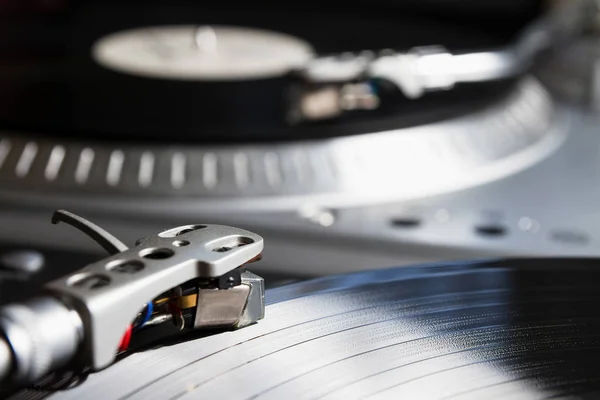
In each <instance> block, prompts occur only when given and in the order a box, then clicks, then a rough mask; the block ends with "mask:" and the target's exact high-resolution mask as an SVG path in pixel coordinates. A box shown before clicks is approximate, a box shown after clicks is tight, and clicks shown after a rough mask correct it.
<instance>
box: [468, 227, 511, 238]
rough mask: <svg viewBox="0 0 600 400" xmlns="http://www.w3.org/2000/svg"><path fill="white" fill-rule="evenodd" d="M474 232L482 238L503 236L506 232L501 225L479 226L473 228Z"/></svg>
mask: <svg viewBox="0 0 600 400" xmlns="http://www.w3.org/2000/svg"><path fill="white" fill-rule="evenodd" d="M475 231H476V232H477V233H478V234H480V235H483V236H504V235H506V232H507V231H506V228H505V227H503V226H501V225H480V226H477V227H475Z"/></svg>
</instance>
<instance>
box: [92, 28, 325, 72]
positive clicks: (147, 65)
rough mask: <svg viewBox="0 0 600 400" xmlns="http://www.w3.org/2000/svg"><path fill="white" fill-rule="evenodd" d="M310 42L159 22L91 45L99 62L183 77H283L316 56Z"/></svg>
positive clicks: (268, 33)
mask: <svg viewBox="0 0 600 400" xmlns="http://www.w3.org/2000/svg"><path fill="white" fill-rule="evenodd" d="M313 54H314V51H313V49H312V47H311V46H310V44H309V43H307V42H305V41H303V40H301V39H299V38H296V37H293V36H290V35H286V34H283V33H278V32H272V31H265V30H260V29H253V28H242V27H229V26H158V27H148V28H140V29H133V30H127V31H122V32H117V33H113V34H110V35H108V36H105V37H103V38H101V39H100V40H98V41H97V42H96V43H95V44H94V45H93V47H92V56H93V58H94V60H95V61H96V62H97V63H99V64H100V65H102V66H104V67H106V68H109V69H113V70H117V71H120V72H125V73H129V74H134V75H139V76H146V77H155V78H166V79H179V80H243V79H260V78H272V77H277V76H281V75H283V74H285V73H287V72H289V71H290V70H291V69H294V68H298V67H301V66H303V65H304V64H305V63H307V62H308V61H309V60H310V59H311V58H312V57H313Z"/></svg>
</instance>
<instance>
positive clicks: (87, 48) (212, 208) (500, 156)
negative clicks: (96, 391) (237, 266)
mask: <svg viewBox="0 0 600 400" xmlns="http://www.w3.org/2000/svg"><path fill="white" fill-rule="evenodd" d="M409 3H410V2H409ZM571 3H572V4H571ZM571 3H569V4H570V7H568V8H567V9H566V10H565V9H562V8H559V9H558V11H555V10H554V9H549V8H548V7H546V8H544V9H543V10H541V11H540V10H539V9H538V8H537V7H535V6H529V5H528V4H529V3H527V4H526V3H523V5H522V6H520V9H519V13H518V15H519V16H520V17H519V18H507V19H504V20H503V21H504V22H502V23H501V26H498V25H493V24H492V23H491V22H489V21H491V19H489V20H485V21H486V22H485V24H487V23H488V22H489V23H490V24H491V25H490V29H488V30H486V29H484V28H483V27H482V26H481V25H485V24H484V23H482V22H481V21H480V20H477V19H472V20H469V21H468V18H466V17H465V18H466V19H465V20H461V19H456V20H454V21H453V20H452V18H450V19H444V18H443V17H442V16H440V15H437V14H436V15H433V16H432V15H426V14H424V13H423V10H422V9H419V7H418V6H417V11H416V12H414V10H413V11H411V13H410V14H407V13H406V9H405V8H403V7H404V6H398V8H397V9H396V8H394V7H391V8H386V6H385V5H383V4H380V5H378V6H377V7H373V9H370V10H364V9H363V8H360V9H355V8H352V7H348V8H347V9H345V10H336V11H335V18H331V15H330V14H328V13H321V12H313V11H311V10H309V9H302V8H294V9H293V11H291V12H293V13H294V14H295V15H296V16H297V18H289V15H288V14H289V13H290V11H289V10H288V11H286V10H281V9H278V8H277V7H272V8H269V7H266V8H265V9H262V8H261V9H253V10H250V9H248V7H245V8H244V7H241V8H240V7H237V6H236V7H233V6H232V7H227V6H226V5H222V7H221V8H219V7H217V6H210V7H209V6H202V7H200V6H198V5H196V4H193V3H186V2H181V3H177V5H176V6H175V5H173V6H166V5H164V4H161V3H154V2H153V3H146V4H145V6H144V7H143V12H140V8H139V6H138V4H130V3H128V4H120V3H119V5H114V4H112V3H110V2H102V3H97V2H72V3H69V2H64V3H61V2H57V3H55V5H54V6H52V7H51V6H49V5H46V6H44V5H40V4H38V3H31V4H29V3H27V4H28V5H22V6H16V5H15V6H14V7H13V9H11V8H10V7H9V6H7V7H6V9H7V10H8V11H7V13H8V14H6V15H7V18H9V19H10V20H11V21H13V24H12V25H11V24H3V28H2V29H4V30H6V33H9V31H10V30H11V29H13V27H15V26H25V25H24V24H26V25H27V26H28V27H29V28H30V29H28V30H27V33H24V34H20V35H5V36H6V37H7V38H10V39H8V40H7V41H5V42H4V43H3V44H2V47H1V48H0V57H2V58H3V59H6V60H9V61H10V62H7V63H6V64H4V65H3V68H2V75H1V76H0V87H2V89H3V90H2V95H0V102H1V103H2V107H0V120H1V121H2V126H3V131H2V140H1V141H0V182H1V189H0V198H1V199H2V202H3V204H4V205H5V206H4V208H3V210H2V211H0V221H2V222H3V223H2V224H0V237H2V239H3V240H5V241H11V242H16V243H29V244H31V245H33V246H51V247H57V248H71V247H72V246H77V247H79V248H84V249H90V250H91V249H92V247H91V245H90V244H89V242H87V241H84V240H82V239H80V238H79V237H76V236H71V235H70V234H69V233H58V234H57V233H55V232H53V233H50V232H49V231H48V229H47V224H46V220H45V215H47V212H49V211H51V210H53V209H55V208H60V207H68V208H70V209H73V210H76V211H78V212H81V213H86V215H90V216H93V217H94V218H95V220H97V221H98V222H99V223H101V224H102V225H103V226H106V227H107V228H108V229H110V230H111V231H113V232H115V233H116V234H117V235H118V236H120V237H123V238H124V239H129V240H134V239H136V238H137V237H138V236H140V233H141V232H145V231H147V230H148V229H156V230H158V229H160V228H162V227H163V226H165V225H172V224H173V223H177V222H183V221H187V220H189V219H190V216H193V217H194V219H198V220H209V221H211V222H215V223H223V224H229V225H236V226H238V225H240V226H243V227H247V228H249V229H253V230H260V231H261V232H262V233H263V234H264V235H265V237H266V239H267V240H268V241H269V242H270V243H273V245H272V246H271V247H270V250H268V253H267V254H266V256H265V262H264V264H263V265H265V268H267V269H269V270H271V271H279V272H286V273H294V274H308V275H318V274H322V273H333V272H342V271H349V270H355V269H360V268H363V267H364V266H365V265H368V266H369V267H372V268H376V267H381V266H389V265H399V264H405V263H411V262H415V261H428V260H429V261H433V260H441V259H445V260H448V259H455V258H468V257H481V256H493V255H515V254H554V253H560V254H573V255H594V254H596V252H597V250H595V249H596V248H597V247H595V246H594V232H595V230H596V229H597V228H595V227H594V223H593V218H590V214H592V213H594V212H595V207H594V204H595V202H594V193H595V190H594V189H593V188H594V187H595V184H594V183H593V182H594V181H595V180H596V178H597V177H596V174H597V172H596V170H597V169H596V168H594V154H592V153H594V148H595V147H594V146H595V143H596V142H595V140H596V138H595V134H594V132H593V131H594V129H593V126H594V118H595V117H594V115H593V112H590V107H589V106H590V100H589V98H590V96H589V95H590V93H591V92H593V82H595V79H596V78H595V71H594V70H593V68H592V67H591V66H592V65H594V60H595V47H594V43H595V40H596V39H597V38H596V36H595V35H596V33H595V26H594V23H595V22H594V21H593V18H592V17H593V15H595V14H594V12H595V11H594V4H592V3H593V2H585V1H583V2H571ZM11 4H12V3H11ZM407 4H408V3H407ZM388 6H389V5H388ZM412 6H414V4H413V5H411V4H408V5H407V6H406V7H409V8H410V7H412ZM36 7H37V8H36ZM234 9H235V11H234ZM500 9H502V10H504V9H503V8H502V7H500V8H499V10H500ZM509 9H510V7H509ZM115 10H118V12H116V11H115ZM498 12H500V11H498ZM506 12H509V14H510V11H506ZM458 13H459V14H461V13H462V11H459V12H458ZM461 15H463V14H461ZM464 15H466V14H464ZM464 15H463V17H464ZM510 15H512V14H510ZM453 18H456V16H453ZM477 18H480V16H478V17H477ZM294 21H295V22H294ZM433 21H435V23H433ZM457 21H459V22H460V23H457ZM474 21H475V22H474ZM506 21H510V22H506ZM580 28H587V29H586V30H585V32H581V29H580ZM565 60H569V61H570V63H571V64H569V66H568V67H565ZM440 66H443V68H440ZM398 71H401V72H402V73H398ZM407 77H408V78H407ZM574 157H576V160H577V163H578V165H575V164H574V163H573V159H574ZM583 171H585V172H583ZM482 188H485V190H484V189H482ZM574 193H586V196H585V198H583V197H580V196H577V195H576V194H574ZM540 202H544V204H545V206H546V207H544V210H541V209H540V208H539V207H537V206H536V204H538V203H540ZM532 204H533V206H532ZM574 208H576V209H577V210H579V211H577V213H576V215H573V209H574ZM25 226H27V227H28V228H29V229H25V228H21V227H25ZM31 228H33V229H31ZM382 249H385V250H382Z"/></svg>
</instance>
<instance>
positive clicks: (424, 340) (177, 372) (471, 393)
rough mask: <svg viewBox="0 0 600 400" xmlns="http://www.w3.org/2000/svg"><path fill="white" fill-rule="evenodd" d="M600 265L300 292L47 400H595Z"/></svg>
mask: <svg viewBox="0 0 600 400" xmlns="http://www.w3.org/2000/svg"><path fill="white" fill-rule="evenodd" d="M599 267H600V265H599V264H598V261H597V260H585V259H570V260H567V259H546V260H543V259H540V260H514V261H492V262H483V263H466V264H465V263H454V264H446V265H438V266H427V267H419V268H412V267H411V268H401V269H391V270H383V271H374V272H373V271H371V272H363V273H358V274H352V275H342V276H333V277H328V278H323V279H319V280H315V281H309V282H304V283H298V284H294V285H291V286H287V287H282V288H279V289H273V290H270V291H267V298H268V301H269V303H270V304H269V305H268V306H267V313H266V319H265V320H263V321H261V322H259V323H258V324H257V325H254V326H251V327H248V328H246V329H243V330H239V331H235V332H228V333H223V334H218V335H215V336H211V337H206V338H200V339H197V340H192V341H189V342H185V343H181V344H177V345H167V346H164V347H161V348H158V349H154V350H149V351H145V352H142V353H138V354H135V355H132V356H130V357H128V358H126V359H123V360H122V361H120V362H118V363H117V364H116V365H114V366H113V367H111V368H109V369H107V370H104V371H102V372H100V373H97V374H92V375H90V376H89V377H88V379H87V380H86V381H85V382H84V383H82V384H81V385H80V386H78V387H75V388H73V389H69V390H66V391H62V392H57V393H55V394H53V395H51V396H50V398H51V399H56V400H66V399H81V398H86V399H96V398H102V399H165V398H170V399H193V398H230V399H281V398H288V399H316V398H318V399H363V398H377V399H379V398H381V399H388V398H389V399H399V398H410V399H414V398H418V399H482V398H485V399H492V398H511V399H542V398H544V399H545V398H568V399H590V398H597V396H598V395H599V394H600V379H599V377H600V374H599V372H600V370H599V368H598V363H597V359H598V356H599V355H600V345H599V340H598V339H599V337H600V324H599V321H600V314H599V313H600V311H599V310H600V307H598V306H599V304H600V303H599V302H600V297H599V296H598V291H597V288H596V286H597V285H596V283H595V282H597V281H598V279H599V274H600V272H599V271H600V269H599ZM22 395H25V394H22ZM19 398H25V397H18V396H17V397H16V399H19Z"/></svg>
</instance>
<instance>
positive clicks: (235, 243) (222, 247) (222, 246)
mask: <svg viewBox="0 0 600 400" xmlns="http://www.w3.org/2000/svg"><path fill="white" fill-rule="evenodd" d="M251 243H254V240H253V239H250V238H248V237H236V238H232V239H229V240H227V241H226V242H224V243H223V242H222V241H219V243H218V244H216V247H214V248H212V251H216V252H217V253H225V252H226V251H229V250H231V249H235V248H238V247H242V246H246V245H248V244H251Z"/></svg>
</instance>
